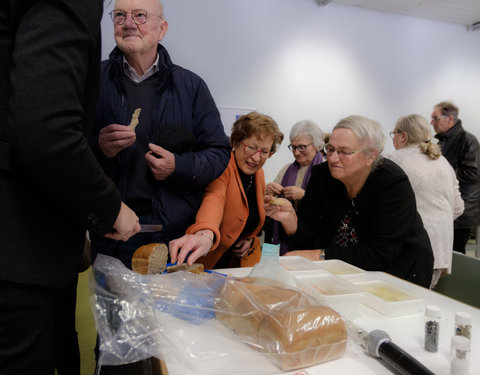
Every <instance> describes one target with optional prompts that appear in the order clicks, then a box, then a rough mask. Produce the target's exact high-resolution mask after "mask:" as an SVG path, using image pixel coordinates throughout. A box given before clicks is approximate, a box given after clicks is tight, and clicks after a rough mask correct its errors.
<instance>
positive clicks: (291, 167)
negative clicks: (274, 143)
mask: <svg viewBox="0 0 480 375" xmlns="http://www.w3.org/2000/svg"><path fill="white" fill-rule="evenodd" d="M324 137H325V133H324V132H323V131H322V130H321V129H320V128H319V126H318V125H317V124H316V123H314V122H313V121H311V120H303V121H299V122H297V123H296V124H295V125H293V127H292V129H291V130H290V144H289V145H288V149H289V150H290V151H292V154H293V157H294V158H295V160H294V162H293V163H289V164H287V165H285V166H284V167H283V168H282V169H281V170H280V172H279V173H278V175H277V177H276V178H275V180H274V181H273V182H270V183H269V184H268V185H267V189H266V192H267V194H269V195H272V196H275V197H282V198H286V199H288V200H290V201H291V202H292V203H293V206H294V207H295V209H297V207H298V202H299V201H300V199H302V198H303V196H304V195H305V189H306V187H307V183H308V180H310V176H311V171H312V167H313V166H314V165H317V164H320V163H321V162H323V161H324V158H323V155H322V152H321V151H322V150H323V145H324V141H323V139H324ZM268 226H270V228H268V229H267V227H268ZM265 240H266V242H271V243H275V244H278V243H279V238H278V225H277V223H275V222H273V223H270V224H269V223H268V222H267V225H266V234H265ZM287 251H288V247H287V246H286V245H285V244H283V243H280V255H282V254H284V253H286V252H287Z"/></svg>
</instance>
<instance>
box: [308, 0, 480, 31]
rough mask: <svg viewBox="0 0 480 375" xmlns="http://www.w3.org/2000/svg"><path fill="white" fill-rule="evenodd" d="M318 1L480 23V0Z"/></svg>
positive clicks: (436, 18)
mask: <svg viewBox="0 0 480 375" xmlns="http://www.w3.org/2000/svg"><path fill="white" fill-rule="evenodd" d="M316 2H317V4H318V5H323V4H325V5H327V4H328V3H330V2H332V3H338V4H345V5H353V6H357V7H360V8H366V9H374V10H379V11H384V12H391V13H400V14H404V15H407V16H413V17H422V18H430V19H434V20H438V21H444V22H450V23H457V24H461V25H465V26H467V27H470V26H471V25H473V24H475V23H477V22H479V23H480V0H316ZM477 26H480V24H479V25H477ZM474 29H476V28H474Z"/></svg>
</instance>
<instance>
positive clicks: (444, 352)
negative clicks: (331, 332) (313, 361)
mask: <svg viewBox="0 0 480 375" xmlns="http://www.w3.org/2000/svg"><path fill="white" fill-rule="evenodd" d="M218 271H219V272H222V273H225V274H227V275H229V276H247V275H248V274H249V273H250V272H251V268H238V269H225V270H218ZM372 279H380V280H385V281H388V282H389V283H391V284H394V285H396V286H399V287H401V288H403V289H405V290H407V291H410V292H411V293H412V294H414V295H415V296H417V297H420V298H423V302H422V303H423V305H424V306H425V305H436V306H438V307H439V308H440V309H441V322H440V337H439V349H438V352H437V353H429V352H426V351H425V350H424V349H423V340H424V325H425V317H424V313H423V309H424V306H422V309H421V310H422V312H418V313H414V314H410V315H404V316H399V317H387V316H384V315H382V314H380V313H378V312H376V311H375V310H372V309H370V308H369V307H367V306H365V305H364V304H361V305H360V308H359V311H358V314H357V315H356V318H355V319H354V322H355V323H357V324H358V325H359V326H361V327H362V328H363V329H365V330H366V331H368V332H370V331H372V330H375V329H381V330H384V331H386V332H387V333H388V334H389V335H390V336H391V338H392V342H393V343H395V344H396V345H398V346H399V347H400V348H402V349H403V350H405V351H406V352H407V353H409V354H410V355H412V356H413V357H415V358H416V359H417V360H418V361H420V362H421V363H422V364H423V365H425V366H426V367H427V368H429V369H430V370H431V371H432V372H434V373H435V374H437V375H442V374H443V375H447V374H450V345H451V338H452V336H453V332H454V319H455V312H457V311H464V312H468V313H470V314H471V315H472V327H473V328H472V341H471V365H470V374H472V375H476V374H480V310H478V309H476V308H474V307H472V306H469V305H466V304H463V303H460V302H458V301H455V300H453V299H450V298H448V297H445V296H443V295H441V294H439V293H436V292H433V291H430V290H428V289H425V288H422V287H419V286H417V285H415V284H412V283H409V282H407V281H404V280H401V279H398V278H396V277H393V276H391V275H388V274H385V273H383V272H366V273H365V274H364V275H362V276H361V279H360V281H361V280H372ZM357 281H358V279H357ZM211 324H215V323H211ZM205 336H206V337H205V340H206V341H205V342H206V345H207V342H208V335H205ZM242 345H243V344H242ZM235 353H236V355H235V356H229V357H226V358H216V359H214V360H212V359H211V360H208V361H203V362H202V361H196V362H195V366H194V367H195V371H194V372H192V367H189V366H187V365H185V364H182V363H179V362H178V361H171V360H169V359H168V358H166V364H167V368H168V372H169V374H170V375H185V374H189V373H195V374H199V375H201V374H208V375H212V374H247V373H248V374H259V375H260V374H262V375H264V374H282V372H280V371H278V369H276V368H275V367H274V366H273V365H272V364H270V362H268V361H267V360H266V359H265V358H264V356H263V355H262V353H259V352H256V351H254V350H251V351H247V350H246V351H245V352H240V351H236V352H235ZM189 355H192V356H195V353H190V354H189ZM352 373H354V374H355V375H361V374H391V371H390V370H389V369H387V368H386V367H385V366H384V365H383V364H382V363H381V361H380V360H378V359H376V358H374V357H372V356H370V355H368V354H366V353H365V352H364V351H363V349H361V348H360V346H359V345H357V344H356V343H354V342H353V340H349V343H348V347H347V351H346V353H345V354H344V355H343V356H342V357H340V358H339V359H336V360H333V361H330V362H326V363H322V364H319V365H316V366H313V367H309V368H305V369H301V370H297V371H290V372H284V373H283V374H292V375H293V374H298V375H315V374H352Z"/></svg>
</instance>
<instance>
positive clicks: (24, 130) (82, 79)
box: [9, 1, 121, 234]
mask: <svg viewBox="0 0 480 375" xmlns="http://www.w3.org/2000/svg"><path fill="white" fill-rule="evenodd" d="M81 3H82V4H80V2H78V1H71V2H70V1H55V2H34V3H33V4H31V5H30V7H29V9H27V10H26V12H25V14H24V15H23V16H22V17H21V18H20V19H19V20H18V27H17V38H16V41H15V47H14V51H13V68H12V71H11V76H10V77H11V85H12V88H11V92H12V95H11V100H10V113H11V117H10V119H9V126H10V135H11V150H12V164H13V165H14V168H15V171H16V173H17V174H18V175H19V178H20V179H22V180H23V181H24V182H23V183H28V184H31V186H32V187H33V189H32V190H34V191H38V199H52V200H55V201H56V202H59V203H60V205H62V206H63V207H64V208H65V209H66V210H67V211H69V212H70V213H71V214H72V215H73V216H74V217H75V218H76V219H77V220H78V221H79V222H80V223H82V224H83V225H84V226H85V227H86V228H87V229H89V230H92V231H94V232H96V233H97V234H104V233H106V232H107V231H109V230H110V229H111V227H112V225H113V223H114V221H115V219H116V217H117V215H118V212H119V209H120V204H121V202H120V197H119V194H118V192H117V191H116V189H115V187H114V185H113V183H112V182H111V181H110V180H109V179H108V177H107V176H106V175H105V174H104V172H103V170H102V168H101V167H100V166H99V164H98V162H97V161H96V159H95V157H94V155H93V153H92V151H91V149H90V147H89V145H88V142H87V139H86V129H88V128H90V127H91V124H92V122H93V118H94V115H95V104H94V103H96V100H97V96H98V82H99V76H98V73H99V64H100V39H99V38H100V18H101V14H102V9H101V6H102V4H101V2H93V1H92V2H81ZM60 31H61V32H60Z"/></svg>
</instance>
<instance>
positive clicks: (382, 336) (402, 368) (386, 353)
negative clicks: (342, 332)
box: [364, 329, 435, 375]
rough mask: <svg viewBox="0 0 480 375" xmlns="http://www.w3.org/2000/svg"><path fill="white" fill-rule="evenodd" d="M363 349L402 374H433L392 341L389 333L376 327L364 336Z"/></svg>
mask: <svg viewBox="0 0 480 375" xmlns="http://www.w3.org/2000/svg"><path fill="white" fill-rule="evenodd" d="M364 346H365V349H367V350H368V352H369V353H370V354H371V355H373V356H374V357H377V358H381V359H383V360H384V361H385V362H386V363H387V364H388V365H389V366H390V367H391V368H393V369H394V370H396V371H397V372H398V373H399V374H402V375H435V374H434V373H433V372H432V371H430V370H429V369H428V368H426V367H425V366H424V365H422V364H421V363H420V362H419V361H417V360H416V359H415V358H413V357H412V356H411V355H410V354H408V353H407V352H405V351H404V350H403V349H401V348H400V347H398V346H397V345H395V344H394V343H393V342H392V339H391V338H390V336H389V334H388V333H387V332H385V331H382V330H379V329H376V330H375V331H372V332H370V333H369V334H368V335H367V336H366V337H365V342H364Z"/></svg>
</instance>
